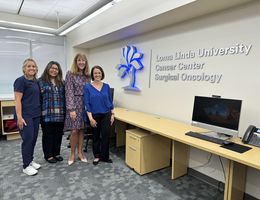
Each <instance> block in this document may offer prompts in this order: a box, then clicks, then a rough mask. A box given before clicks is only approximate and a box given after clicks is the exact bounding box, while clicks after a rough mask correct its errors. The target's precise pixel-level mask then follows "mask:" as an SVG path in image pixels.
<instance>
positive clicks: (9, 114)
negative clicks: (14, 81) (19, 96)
mask: <svg viewBox="0 0 260 200" xmlns="http://www.w3.org/2000/svg"><path fill="white" fill-rule="evenodd" d="M0 104H1V131H2V135H6V139H7V140H12V139H18V138H20V135H19V132H18V130H17V127H16V123H15V121H14V112H15V103H14V101H13V100H1V102H0Z"/></svg>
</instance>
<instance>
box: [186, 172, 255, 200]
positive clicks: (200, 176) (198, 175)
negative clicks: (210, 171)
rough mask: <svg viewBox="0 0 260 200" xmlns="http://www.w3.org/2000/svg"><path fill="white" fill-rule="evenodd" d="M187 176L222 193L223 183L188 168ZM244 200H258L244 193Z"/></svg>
mask: <svg viewBox="0 0 260 200" xmlns="http://www.w3.org/2000/svg"><path fill="white" fill-rule="evenodd" d="M188 175H190V176H193V177H195V178H197V179H199V180H201V181H203V182H206V183H208V184H210V185H212V186H213V187H216V188H219V189H220V190H221V191H224V188H225V183H223V182H220V181H218V180H216V179H214V178H212V177H210V176H207V175H205V174H202V173H201V172H198V171H196V170H194V169H192V168H188ZM244 200H258V199H257V198H255V197H253V196H251V195H250V194H247V193H245V196H244Z"/></svg>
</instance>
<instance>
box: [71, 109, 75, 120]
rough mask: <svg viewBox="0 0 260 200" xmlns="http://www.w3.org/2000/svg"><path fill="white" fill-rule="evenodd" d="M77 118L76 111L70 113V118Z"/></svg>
mask: <svg viewBox="0 0 260 200" xmlns="http://www.w3.org/2000/svg"><path fill="white" fill-rule="evenodd" d="M76 117H77V113H76V112H75V111H72V112H70V118H71V119H72V120H75V119H76Z"/></svg>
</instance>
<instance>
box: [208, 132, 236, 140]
mask: <svg viewBox="0 0 260 200" xmlns="http://www.w3.org/2000/svg"><path fill="white" fill-rule="evenodd" d="M205 134H206V135H208V136H210V137H213V138H218V139H221V140H228V139H230V138H231V136H228V135H226V134H224V133H218V132H215V131H209V132H206V133H205Z"/></svg>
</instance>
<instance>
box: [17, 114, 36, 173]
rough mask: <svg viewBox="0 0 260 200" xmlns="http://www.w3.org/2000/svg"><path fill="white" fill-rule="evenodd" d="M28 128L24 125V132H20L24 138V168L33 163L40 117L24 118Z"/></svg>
mask: <svg viewBox="0 0 260 200" xmlns="http://www.w3.org/2000/svg"><path fill="white" fill-rule="evenodd" d="M24 120H25V122H26V124H27V126H25V125H24V127H23V130H20V135H21V137H22V140H23V141H22V158H23V168H24V169H25V168H26V167H28V166H29V164H30V163H31V162H32V161H33V153H34V147H35V144H36V141H37V137H38V132H39V124H40V117H35V118H24Z"/></svg>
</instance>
